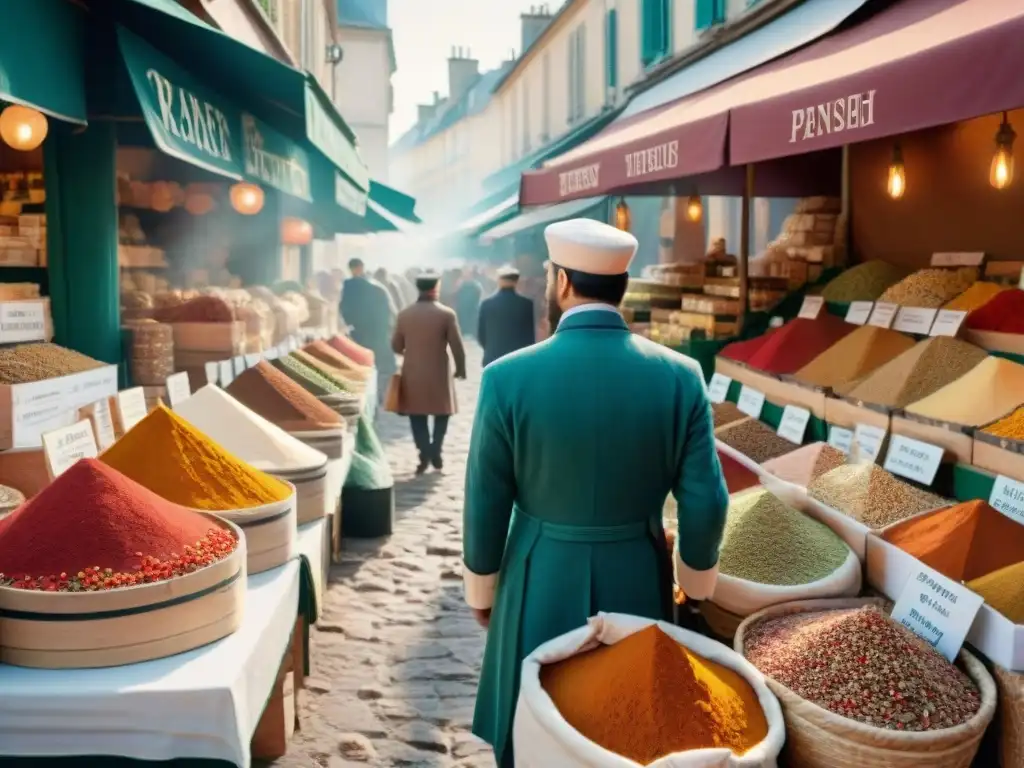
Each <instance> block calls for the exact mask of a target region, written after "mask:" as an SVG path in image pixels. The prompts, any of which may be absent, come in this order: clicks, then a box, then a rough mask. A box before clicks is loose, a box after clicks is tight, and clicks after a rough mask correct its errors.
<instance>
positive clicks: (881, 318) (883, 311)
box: [868, 301, 899, 328]
mask: <svg viewBox="0 0 1024 768" xmlns="http://www.w3.org/2000/svg"><path fill="white" fill-rule="evenodd" d="M897 309H899V305H898V304H890V303H889V302H886V301H879V302H877V303H876V304H875V308H874V309H873V310H871V317H869V318H868V325H873V326H875V327H876V328H888V327H889V326H891V325H892V321H893V319H894V318H895V317H896V310H897Z"/></svg>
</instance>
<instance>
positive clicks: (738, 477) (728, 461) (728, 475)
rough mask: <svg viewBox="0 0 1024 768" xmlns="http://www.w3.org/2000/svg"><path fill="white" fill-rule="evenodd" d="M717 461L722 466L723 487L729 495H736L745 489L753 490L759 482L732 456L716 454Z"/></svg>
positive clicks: (755, 476) (758, 479)
mask: <svg viewBox="0 0 1024 768" xmlns="http://www.w3.org/2000/svg"><path fill="white" fill-rule="evenodd" d="M718 461H719V463H721V465H722V475H723V476H724V477H725V487H726V489H727V490H728V491H729V493H738V492H739V491H745V490H746V489H747V488H753V487H754V486H755V485H758V484H759V483H760V482H761V479H760V478H759V477H758V476H757V475H756V474H754V473H753V472H751V471H750V470H749V469H747V468H746V467H745V466H743V465H742V464H740V463H739V462H738V461H736V459H734V458H733V457H732V456H728V455H726V454H724V453H722V452H721V451H719V452H718Z"/></svg>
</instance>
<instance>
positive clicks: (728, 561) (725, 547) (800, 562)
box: [719, 491, 850, 586]
mask: <svg viewBox="0 0 1024 768" xmlns="http://www.w3.org/2000/svg"><path fill="white" fill-rule="evenodd" d="M849 551H850V550H849V548H848V547H847V546H846V544H845V543H844V542H843V540H842V539H841V538H839V536H837V535H836V534H835V533H834V532H833V531H832V530H831V529H830V528H829V527H828V526H825V525H822V524H821V523H819V522H818V521H817V520H812V519H811V518H809V517H807V516H806V515H804V514H802V513H801V512H798V511H797V510H795V509H793V508H792V507H787V506H786V505H785V504H783V503H782V502H781V501H780V500H779V499H777V498H776V497H775V496H773V495H772V494H770V493H768V491H756V492H753V493H745V494H740V495H737V496H734V497H733V498H732V499H731V500H730V502H729V514H728V517H727V518H726V521H725V537H724V539H723V541H722V551H721V555H720V559H719V563H720V565H719V567H720V569H721V571H722V573H725V574H727V575H729V576H735V577H736V578H738V579H745V580H747V581H755V582H757V583H759V584H774V585H778V586H796V585H798V584H810V583H811V582H814V581H818V580H820V579H823V578H825V577H826V576H828V575H829V574H830V573H832V572H833V571H835V570H836V569H837V568H838V567H839V566H840V565H842V564H843V561H845V560H846V557H847V554H848V553H849Z"/></svg>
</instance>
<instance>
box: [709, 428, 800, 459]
mask: <svg viewBox="0 0 1024 768" xmlns="http://www.w3.org/2000/svg"><path fill="white" fill-rule="evenodd" d="M715 437H716V438H718V439H719V440H721V441H722V442H723V443H725V444H726V445H728V446H729V447H730V448H735V449H736V450H737V451H739V452H740V453H742V454H743V455H744V456H746V457H747V458H749V459H750V460H751V461H756V462H757V463H758V464H760V463H761V462H764V461H768V459H774V458H775V457H776V456H781V455H782V454H784V453H789V452H790V451H792V450H794V446H793V444H792V443H791V442H789V440H787V439H786V438H784V437H779V436H778V435H777V434H776V433H775V430H773V429H772V428H771V427H769V426H768V425H767V424H764V423H763V422H760V421H758V420H757V419H751V418H746V419H744V420H743V421H736V422H733V423H732V424H729V425H728V426H726V427H722V428H721V429H719V430H716V431H715Z"/></svg>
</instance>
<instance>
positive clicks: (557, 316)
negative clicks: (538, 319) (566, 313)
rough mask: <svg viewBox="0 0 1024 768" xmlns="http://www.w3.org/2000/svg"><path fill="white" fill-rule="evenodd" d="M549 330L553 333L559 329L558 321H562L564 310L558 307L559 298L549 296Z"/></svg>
mask: <svg viewBox="0 0 1024 768" xmlns="http://www.w3.org/2000/svg"><path fill="white" fill-rule="evenodd" d="M547 301H548V328H549V329H550V332H551V333H554V332H555V329H556V328H557V327H558V321H559V320H561V319H562V308H561V307H560V306H558V297H557V296H551V295H550V294H548V296H547Z"/></svg>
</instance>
